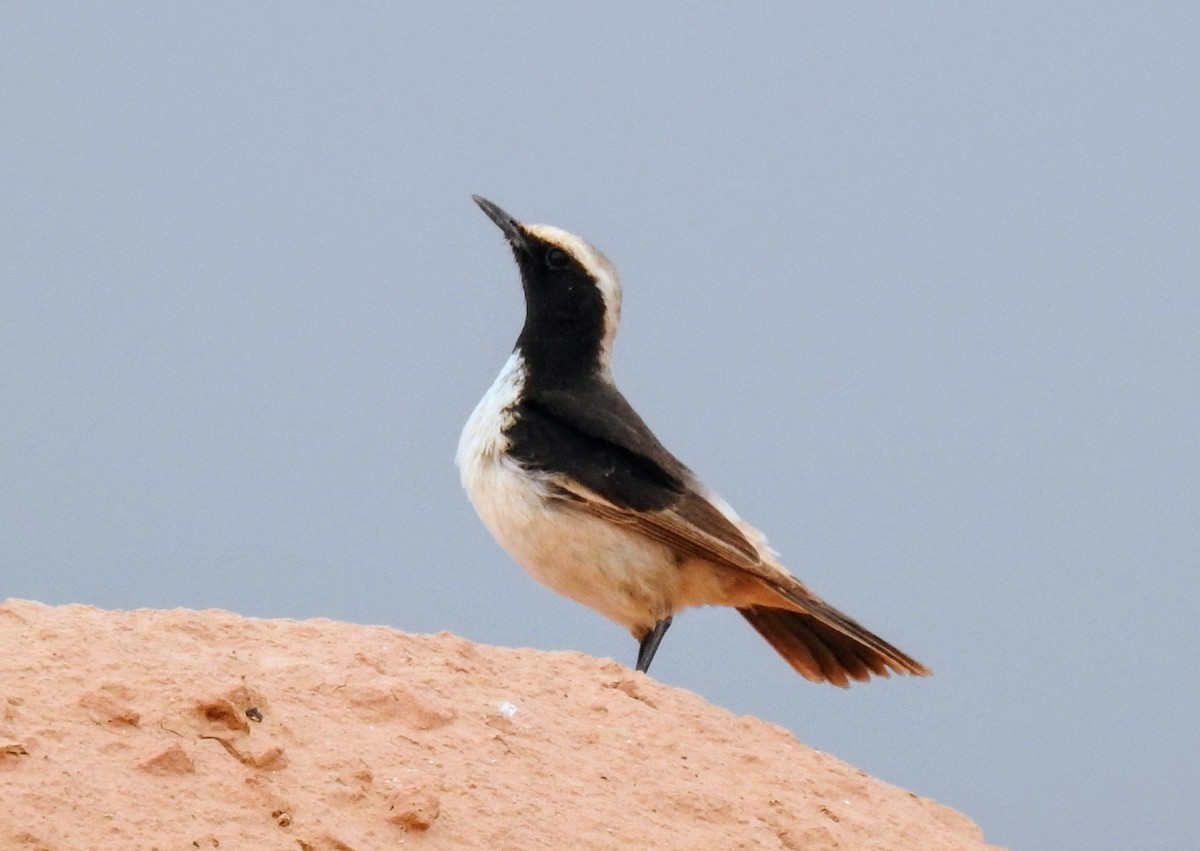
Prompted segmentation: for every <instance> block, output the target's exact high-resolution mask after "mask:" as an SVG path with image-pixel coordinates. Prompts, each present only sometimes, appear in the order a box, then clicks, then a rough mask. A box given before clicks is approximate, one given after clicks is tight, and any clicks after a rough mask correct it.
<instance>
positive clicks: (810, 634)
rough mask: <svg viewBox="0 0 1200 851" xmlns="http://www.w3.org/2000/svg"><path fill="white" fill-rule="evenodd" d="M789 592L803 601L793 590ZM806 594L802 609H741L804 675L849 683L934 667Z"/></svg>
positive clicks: (924, 672) (819, 680) (920, 673)
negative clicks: (914, 657) (924, 663)
mask: <svg viewBox="0 0 1200 851" xmlns="http://www.w3.org/2000/svg"><path fill="white" fill-rule="evenodd" d="M805 590H806V592H807V589H805ZM787 596H788V597H789V598H790V599H792V600H793V601H794V602H797V603H800V602H801V601H799V600H795V598H794V597H792V595H791V594H788V595H787ZM805 596H806V599H804V600H803V603H802V605H803V607H804V609H805V611H803V612H796V611H790V610H788V609H775V608H769V607H767V606H747V607H745V608H741V609H738V611H739V612H740V613H741V615H742V617H744V618H745V619H746V620H748V621H749V622H750V625H751V626H752V627H754V628H755V629H756V630H758V634H759V635H761V636H762V637H763V638H765V639H766V640H767V642H768V643H769V644H770V645H771V646H772V647H774V648H775V650H776V651H777V652H778V653H779V655H780V656H782V657H783V658H784V659H786V660H787V662H788V664H790V665H791V666H792V667H793V668H795V669H796V672H797V673H799V674H800V675H801V676H802V677H804V678H805V679H809V680H812V681H813V682H816V683H824V682H828V683H833V684H834V685H838V686H841V687H842V688H847V687H848V686H849V685H850V680H858V681H859V682H866V681H867V680H869V679H870V678H871V675H872V674H874V675H876V676H879V677H887V676H890V675H891V673H892V672H893V671H894V672H895V673H897V674H914V675H916V676H918V677H924V676H928V675H929V674H930V673H932V672H931V671H930V670H929V669H928V668H926V667H925V666H924V665H922V664H921V663H920V662H918V661H917V660H916V659H913V658H912V657H911V656H909V655H908V654H907V653H904V652H903V651H901V650H898V649H897V648H895V647H893V646H892V645H891V644H888V643H887V642H886V641H884V640H883V639H882V638H880V637H879V636H877V635H875V634H874V633H872V632H871V631H869V630H868V629H866V628H865V627H863V626H860V625H859V624H858V623H856V622H855V621H854V620H852V619H851V618H849V617H847V616H846V615H844V614H842V613H841V612H839V611H838V610H837V609H835V608H833V607H832V606H830V605H828V604H827V603H825V602H824V601H822V600H820V599H819V598H817V597H815V596H813V595H812V594H811V593H806V594H805Z"/></svg>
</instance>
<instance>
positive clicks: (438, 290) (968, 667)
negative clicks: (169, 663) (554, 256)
mask: <svg viewBox="0 0 1200 851" xmlns="http://www.w3.org/2000/svg"><path fill="white" fill-rule="evenodd" d="M1122 5H1123V6H1124V7H1125V8H1124V10H1121V9H1104V8H1103V4H1096V3H1079V4H1043V3H1025V4H1019V3H1003V4H1000V3H993V4H911V5H910V4H905V5H903V6H896V5H894V4H879V5H875V6H857V7H855V8H854V9H846V8H844V7H843V6H842V5H841V4H794V3H787V4H775V5H769V4H756V5H753V6H740V7H735V6H734V5H732V4H730V5H719V6H718V5H705V6H697V5H695V4H685V3H678V4H671V5H668V4H657V5H653V6H652V7H648V6H647V5H644V4H633V3H628V4H605V5H604V8H603V9H592V10H590V11H582V10H580V9H578V8H569V9H568V8H567V7H566V5H565V4H544V5H531V4H521V5H515V4H485V3H478V4H449V3H429V4H425V5H416V4H386V5H385V4H375V5H367V4H339V5H337V6H333V5H328V6H326V5H314V4H298V3H278V4H256V5H253V6H250V5H247V4H244V3H236V4H224V5H222V4H203V7H202V8H201V7H200V6H198V5H197V4H188V5H183V4H178V5H176V4H158V3H145V4H103V5H96V6H84V5H83V4H57V5H49V4H40V3H27V4H18V3H6V4H4V5H3V6H0V43H2V48H0V168H2V170H3V172H2V178H0V413H2V416H0V481H2V482H3V487H2V489H0V597H4V596H15V597H23V598H31V599H36V600H41V601H44V602H47V603H67V602H83V603H92V604H96V605H99V606H105V607H120V608H132V607H143V606H149V607H175V606H186V607H195V608H206V607H221V608H227V609H232V610H234V611H237V612H240V613H243V614H246V615H254V616H264V617H290V618H308V617H314V616H325V617H331V618H339V619H345V620H349V621H355V622H359V623H382V624H390V625H393V626H395V627H397V628H399V629H403V630H408V631H419V632H427V631H437V630H450V631H452V632H455V633H458V634H461V635H464V636H467V637H469V638H472V639H475V640H477V641H481V642H488V643H495V644H504V645H515V646H531V647H538V648H545V649H575V650H581V651H584V652H587V653H591V654H596V655H602V656H611V657H613V658H616V659H619V660H621V661H623V662H626V663H630V664H632V661H633V659H634V654H635V650H636V648H635V645H634V642H633V640H632V639H631V638H629V636H628V635H627V634H625V633H624V632H623V631H622V630H620V629H619V628H617V627H615V626H613V625H611V624H609V623H608V622H606V621H604V620H603V619H601V618H600V617H599V616H597V615H594V614H592V613H591V612H589V611H587V610H585V609H583V608H580V607H578V606H576V605H575V604H573V603H570V602H568V601H565V600H561V599H559V598H557V597H555V596H553V595H552V594H551V593H549V592H547V591H543V590H542V589H540V588H539V587H537V586H536V585H535V584H534V583H533V582H532V581H531V580H530V579H528V578H526V576H525V575H524V574H523V573H522V572H521V571H520V569H519V568H518V567H516V565H514V564H513V563H512V562H511V561H510V560H509V559H508V558H507V556H505V555H504V554H503V552H502V551H501V550H500V549H499V547H498V546H496V545H495V544H494V543H493V542H492V541H491V539H490V538H489V537H488V536H487V534H486V532H485V531H484V529H483V527H482V526H481V524H480V523H479V522H478V520H477V519H476V517H475V515H474V513H473V512H472V510H471V508H470V506H469V504H468V503H467V500H466V499H465V497H464V495H463V494H462V493H461V491H460V488H459V483H458V476H457V471H456V470H455V469H454V467H453V455H454V450H455V445H456V442H457V439H458V433H459V429H460V428H461V426H462V423H463V422H464V421H465V419H466V417H467V415H468V414H469V412H470V411H471V409H472V407H473V406H474V405H475V402H476V400H477V399H478V398H479V396H481V395H482V393H483V391H484V390H485V389H486V387H487V386H488V384H489V383H490V382H491V380H492V378H493V376H494V375H495V373H496V372H497V371H498V370H499V368H500V366H501V364H502V363H503V362H504V360H505V358H506V356H507V354H508V352H509V350H510V347H511V345H512V342H513V340H514V339H515V337H516V333H517V331H518V329H519V326H520V323H521V317H522V304H521V296H520V289H519V285H518V280H517V275H516V270H515V267H514V266H513V263H512V261H511V258H510V255H509V252H508V250H507V249H506V247H505V245H504V244H503V242H502V240H501V237H500V234H499V232H498V231H497V229H496V228H495V226H494V225H493V224H492V223H491V222H489V221H488V220H487V219H486V218H485V217H484V216H483V215H482V213H480V212H479V210H478V209H476V207H475V205H474V204H472V203H471V200H470V194H471V193H473V192H475V193H480V194H483V195H485V196H487V197H489V198H491V199H492V200H494V201H496V202H497V203H499V204H501V205H502V206H504V207H505V208H507V209H508V210H509V211H510V212H512V213H513V214H515V215H516V216H518V217H520V218H523V219H525V220H526V221H533V222H547V223H552V224H555V225H559V226H561V227H565V228H567V229H568V230H571V231H574V232H577V233H580V234H582V235H583V236H585V237H586V238H588V239H589V240H591V241H592V242H594V243H595V244H596V245H598V246H599V247H600V248H601V249H602V250H604V251H605V252H606V253H608V254H609V256H610V257H611V258H612V259H613V260H614V262H615V263H616V264H617V266H618V268H619V269H620V270H621V272H622V274H623V277H624V281H625V289H626V300H625V321H624V325H623V326H622V333H621V335H620V337H619V339H618V346H617V359H616V370H617V377H618V379H619V381H620V383H621V386H622V388H623V389H624V391H625V393H626V395H627V396H628V397H629V398H630V400H631V401H632V402H633V403H634V405H635V406H637V407H638V408H639V410H640V411H641V413H642V414H643V416H644V417H645V418H646V419H647V421H648V422H649V423H650V424H651V426H652V427H654V428H655V430H656V431H657V432H658V434H659V436H660V437H661V438H662V439H663V440H664V442H665V443H666V444H667V445H668V446H670V447H671V448H672V449H673V450H674V451H675V452H676V453H677V454H678V455H680V456H681V457H682V458H683V459H684V460H685V461H686V462H688V463H689V464H690V465H691V466H692V467H694V468H695V469H696V470H697V471H698V472H699V473H700V474H701V475H702V476H703V477H704V478H705V479H706V480H707V481H708V483H709V484H710V485H712V486H713V487H714V488H715V489H717V490H718V491H719V492H720V493H722V495H724V496H725V497H726V498H727V499H728V500H729V501H730V502H731V503H732V504H733V505H734V506H736V507H737V508H738V510H739V511H740V512H741V513H742V514H743V515H744V516H746V517H747V518H749V519H750V520H751V521H752V522H754V523H755V524H756V525H759V526H760V527H761V528H763V529H764V530H765V531H766V532H767V533H768V534H769V535H770V537H771V540H772V543H773V544H774V545H775V546H776V548H777V549H779V550H780V551H781V552H782V553H783V554H784V557H785V561H786V562H787V563H788V564H789V565H790V566H791V567H792V569H793V570H794V571H795V572H796V573H798V574H799V575H800V576H801V577H802V578H803V579H805V580H806V581H807V582H808V583H809V584H810V585H811V586H812V587H813V588H814V589H815V590H817V591H818V593H820V594H822V595H824V596H826V597H827V598H828V599H829V600H830V601H832V602H833V603H835V604H836V605H838V606H840V607H842V608H844V609H845V610H846V611H848V612H849V613H851V614H852V615H854V616H855V617H856V618H859V619H860V620H861V621H862V622H863V623H865V624H867V625H868V626H869V627H871V628H872V629H874V630H877V631H878V632H880V633H881V634H882V635H884V636H886V637H887V638H888V639H890V640H891V641H893V642H895V643H896V644H897V645H899V646H900V647H902V648H904V649H905V650H907V651H909V652H911V653H912V654H913V655H914V656H916V657H917V658H919V659H920V660H922V661H923V662H925V663H927V664H929V665H930V666H931V667H933V668H934V669H936V671H937V676H935V677H934V678H932V679H929V680H922V681H890V682H877V683H873V684H871V685H868V686H856V687H855V688H853V689H851V690H849V691H845V692H844V691H841V690H838V689H835V688H830V687H817V686H813V685H811V684H809V683H807V682H805V681H803V680H801V679H800V678H799V677H797V676H795V675H794V674H793V673H792V672H791V671H790V669H788V668H787V667H786V666H785V665H784V664H783V663H782V662H781V661H780V660H779V659H778V658H777V657H776V656H775V654H774V653H773V652H772V651H771V650H770V649H769V648H768V647H767V646H766V644H764V643H763V642H762V641H761V640H760V639H759V638H758V637H757V636H756V635H755V634H754V633H753V632H752V631H751V630H750V629H749V627H748V626H746V625H745V624H744V623H743V622H742V620H741V619H740V618H739V617H737V616H736V615H735V614H733V613H730V612H724V611H703V612H691V613H688V614H686V615H685V616H683V617H680V618H678V619H677V620H676V623H675V626H674V627H673V629H672V630H671V633H670V635H669V636H668V637H667V640H666V642H665V643H664V645H663V648H662V650H661V651H660V653H659V655H658V658H657V659H656V661H655V665H654V676H655V677H656V678H658V679H660V680H662V681H664V682H667V683H671V684H675V685H678V686H682V687H685V688H688V689H692V690H694V691H696V692H699V693H700V694H702V695H704V696H705V697H707V698H708V699H710V700H711V701H713V702H714V703H717V704H719V705H721V706H725V707H728V708H729V709H731V710H733V711H735V712H738V713H750V714H753V715H757V716H759V717H762V718H765V719H768V720H770V721H772V722H775V723H777V724H782V725H785V726H787V727H788V728H790V729H792V730H794V731H795V732H796V734H797V735H798V736H799V737H800V739H801V740H803V741H804V742H806V743H808V744H810V745H813V746H815V747H817V748H819V749H821V750H824V751H827V752H829V753H832V754H835V755H836V756H839V757H841V758H843V759H846V760H848V761H849V762H851V763H853V764H855V765H857V766H860V767H861V768H863V769H865V770H867V771H869V772H871V773H872V774H875V775H877V776H879V777H882V778H884V779H886V780H888V781H890V782H892V783H896V784H898V785H900V786H903V787H905V788H908V789H911V790H913V791H915V792H917V793H919V794H921V795H925V796H929V797H933V798H936V799H937V800H939V801H942V802H944V803H946V804H948V805H951V806H953V807H956V808H959V809H961V810H963V811H964V812H966V813H967V814H968V815H970V816H971V817H972V818H974V819H975V820H977V821H978V822H979V824H980V825H981V826H982V827H983V829H984V831H985V832H986V835H987V838H988V839H989V840H990V841H992V842H995V843H997V844H1001V845H1006V846H1011V847H1013V848H1019V849H1056V851H1057V850H1058V849H1085V848H1086V849H1128V848H1135V847H1136V848H1157V849H1168V848H1171V849H1182V848H1192V847H1194V845H1192V843H1193V842H1195V838H1196V836H1197V835H1198V834H1200V806H1197V801H1200V745H1198V737H1197V732H1196V721H1197V711H1198V710H1197V707H1198V706H1200V682H1198V674H1200V662H1198V661H1197V660H1198V658H1200V630H1198V628H1197V625H1196V620H1197V612H1198V610H1200V580H1198V578H1197V575H1198V571H1197V568H1198V566H1200V565H1198V562H1200V495H1198V494H1200V491H1198V488H1197V479H1198V476H1200V437H1198V435H1200V331H1198V328H1200V249H1198V247H1197V246H1198V244H1200V153H1198V152H1200V141H1198V140H1200V50H1197V44H1198V43H1200V26H1198V23H1200V13H1198V12H1197V11H1196V7H1195V6H1193V5H1191V4H1184V3H1176V4H1149V5H1143V4H1132V3H1130V4H1122ZM570 746H571V743H569V742H565V743H564V747H570ZM734 782H736V778H734ZM797 782H800V778H798V779H797Z"/></svg>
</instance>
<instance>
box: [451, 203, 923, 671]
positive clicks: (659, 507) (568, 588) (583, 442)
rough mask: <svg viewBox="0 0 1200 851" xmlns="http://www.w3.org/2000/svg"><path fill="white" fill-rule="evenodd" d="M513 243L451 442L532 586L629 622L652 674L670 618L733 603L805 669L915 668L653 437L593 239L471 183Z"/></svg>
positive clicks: (611, 274)
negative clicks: (508, 314)
mask: <svg viewBox="0 0 1200 851" xmlns="http://www.w3.org/2000/svg"><path fill="white" fill-rule="evenodd" d="M472 198H473V199H474V201H475V203H476V204H478V205H479V207H480V208H481V209H482V210H483V212H484V213H486V214H487V216H488V217H489V218H490V219H491V220H492V222H494V223H495V224H496V225H497V226H498V227H499V228H500V230H501V232H502V233H503V235H504V238H505V239H506V240H507V242H508V245H509V247H510V248H511V249H512V253H513V257H514V258H515V260H516V264H517V267H518V270H519V272H520V277H521V284H522V288H523V290H524V295H525V322H524V325H523V327H522V328H521V332H520V334H519V335H518V336H517V342H516V345H515V347H514V348H513V351H512V354H511V355H510V356H509V358H508V360H507V362H506V363H505V364H504V367H503V368H502V369H501V370H500V374H499V375H498V376H497V377H496V379H495V381H494V382H493V384H492V385H491V387H490V388H489V389H488V391H487V392H486V393H485V394H484V396H483V398H482V399H481V400H480V401H479V404H478V405H477V406H476V407H475V409H474V411H473V412H472V413H471V415H470V417H469V418H468V420H467V422H466V425H465V426H464V427H463V431H462V435H461V437H460V439H459V444H458V450H457V453H456V456H455V460H456V463H457V466H458V468H459V473H460V478H461V480H462V485H463V487H464V489H465V490H466V492H467V495H468V497H469V499H470V501H471V503H472V505H473V506H474V508H475V510H476V512H477V513H478V515H479V517H480V519H481V520H482V521H483V524H484V526H486V527H487V529H488V531H489V532H491V534H492V536H493V537H494V538H495V539H496V540H497V541H498V542H499V544H500V545H501V546H502V547H503V548H504V549H505V550H506V551H507V552H508V553H509V555H511V556H512V558H513V559H514V560H515V561H516V562H517V563H518V564H520V565H521V566H522V567H523V568H524V569H525V571H526V572H527V573H529V574H530V575H531V576H532V577H533V578H534V579H535V580H536V581H538V582H539V583H541V584H542V585H544V586H546V587H548V588H550V589H551V590H553V591H556V592H558V593H559V594H562V595H564V596H566V597H569V598H570V599H572V600H575V601H576V602H578V603H581V604H583V605H585V606H587V607H589V608H591V609H593V610H595V611H596V612H598V613H600V614H601V615H604V616H605V617H607V618H608V619H609V620H611V621H613V622H615V623H617V624H619V625H620V626H622V627H624V628H625V629H627V630H629V632H630V634H631V635H632V636H633V638H634V639H635V640H636V641H637V642H638V654H637V662H636V670H638V671H642V672H648V671H649V669H650V663H651V661H652V660H653V659H654V656H655V654H656V652H657V651H658V648H659V645H660V643H661V642H662V639H663V636H664V635H665V634H666V632H667V629H668V627H670V625H671V622H672V618H673V617H674V616H675V615H676V614H677V613H678V612H679V611H681V610H683V609H687V608H691V607H696V606H710V605H719V606H728V607H732V608H734V609H736V610H737V611H738V613H739V614H741V616H742V617H743V618H745V619H746V621H748V622H749V624H750V626H752V627H753V628H754V629H755V630H756V631H757V632H758V633H759V635H761V636H762V637H763V638H764V639H766V641H767V642H768V643H769V644H770V645H771V646H772V647H773V648H774V649H775V650H776V651H777V652H778V653H779V655H780V656H782V657H783V659H784V660H785V661H786V662H787V663H788V664H789V665H791V667H792V668H793V669H794V670H795V671H796V672H797V673H799V674H800V675H801V676H803V677H805V678H806V679H808V680H811V681H813V682H817V683H822V682H827V683H832V684H834V685H837V686H841V687H843V688H844V687H847V686H849V685H850V682H851V681H852V680H853V681H860V682H864V681H867V680H869V679H870V678H871V677H872V675H874V676H878V677H888V676H890V675H891V674H892V673H896V674H912V675H916V676H925V675H927V674H929V673H930V671H929V669H927V668H926V667H925V666H924V665H922V664H921V663H920V662H917V661H916V660H915V659H913V658H912V657H911V656H909V655H907V654H906V653H904V652H903V651H901V650H899V649H897V648H896V647H894V646H893V645H891V644H889V643H888V642H887V641H885V640H884V639H882V638H880V637H879V636H877V635H875V634H874V633H872V632H870V631H869V630H867V629H866V628H865V627H863V626H861V625H859V624H858V623H857V622H856V621H854V620H853V619H851V618H850V617H848V616H847V615H845V614H843V613H842V612H840V611H838V610H837V609H836V608H834V607H833V606H831V605H829V604H828V603H826V602H825V601H824V600H822V599H821V598H820V597H818V596H817V595H816V594H814V593H813V592H811V591H809V590H808V588H807V587H806V586H805V585H804V584H803V583H802V582H801V581H800V580H799V579H797V578H796V577H795V576H793V575H792V574H791V573H789V572H788V570H787V569H786V568H785V567H784V566H783V565H782V564H781V563H780V561H779V557H778V555H777V554H776V553H775V551H774V550H772V549H771V547H770V546H769V545H768V543H767V539H766V537H765V536H764V535H763V534H762V533H761V532H759V531H758V530H757V529H755V528H754V527H753V526H751V525H750V524H749V523H747V522H745V521H744V520H742V519H741V518H740V517H739V516H738V515H737V513H735V512H734V510H733V509H732V508H731V507H730V506H729V505H728V504H727V503H726V502H725V501H724V500H723V499H721V498H720V497H719V496H717V495H716V494H715V493H714V492H713V491H712V490H710V489H709V488H708V487H706V486H705V485H704V484H703V483H702V482H701V481H700V479H699V478H697V477H696V475H695V474H694V473H693V472H692V471H691V470H690V469H689V468H688V467H686V466H685V465H684V464H683V463H682V462H681V461H679V460H678V459H677V458H676V457H675V456H674V455H672V454H671V453H670V452H669V451H668V450H667V449H666V448H665V447H664V446H663V445H662V443H660V442H659V440H658V438H656V437H655V436H654V434H653V432H651V430H650V428H649V427H648V426H647V425H646V423H645V422H644V421H643V420H642V418H641V417H640V416H638V414H637V412H636V411H634V409H633V407H632V406H631V405H630V404H629V402H628V401H626V399H625V397H624V396H623V395H621V392H620V391H619V390H618V389H617V386H616V384H615V383H614V379H613V371H612V359H613V343H614V340H615V337H616V334H617V325H618V323H619V321H620V316H621V283H620V279H619V278H618V275H617V271H616V269H615V267H614V266H613V264H612V263H611V262H610V261H609V260H608V258H607V257H605V256H604V254H602V253H601V252H600V251H599V250H598V249H596V248H595V247H593V246H592V245H591V244H590V243H589V242H587V241H586V240H584V239H582V238H581V237H578V236H576V235H574V234H571V233H568V232H567V231H565V230H562V229H560V228H557V227H553V226H550V225H540V224H522V223H521V222H519V221H517V220H516V219H515V218H513V217H512V216H511V215H509V214H508V213H506V212H505V211H504V210H503V209H501V208H500V207H499V206H497V205H496V204H494V203H492V202H491V201H489V200H487V199H486V198H482V197H480V196H478V195H473V196H472Z"/></svg>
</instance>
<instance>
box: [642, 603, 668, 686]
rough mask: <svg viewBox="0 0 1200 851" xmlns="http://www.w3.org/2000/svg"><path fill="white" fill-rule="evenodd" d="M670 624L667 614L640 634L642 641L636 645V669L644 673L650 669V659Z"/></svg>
mask: <svg viewBox="0 0 1200 851" xmlns="http://www.w3.org/2000/svg"><path fill="white" fill-rule="evenodd" d="M670 625H671V617H670V615H668V616H667V617H665V618H663V619H662V620H660V621H659V622H658V623H656V624H655V625H654V629H652V630H650V631H649V632H648V633H646V634H645V635H644V636H642V641H641V643H640V644H639V645H638V658H637V669H638V670H639V671H642V672H643V673H645V672H646V671H649V670H650V661H651V660H652V659H653V658H654V654H655V653H656V652H657V651H658V645H659V644H660V643H661V642H662V640H663V636H664V635H666V634H667V627H669V626H670Z"/></svg>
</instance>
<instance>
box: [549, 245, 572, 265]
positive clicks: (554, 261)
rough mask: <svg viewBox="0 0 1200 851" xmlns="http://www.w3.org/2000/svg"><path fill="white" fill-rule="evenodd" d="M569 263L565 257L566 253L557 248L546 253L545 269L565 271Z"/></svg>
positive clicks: (568, 259)
mask: <svg viewBox="0 0 1200 851" xmlns="http://www.w3.org/2000/svg"><path fill="white" fill-rule="evenodd" d="M570 262H571V260H570V258H569V257H567V252H565V251H560V250H559V249H557V248H550V249H547V251H546V268H547V269H565V268H567V265H568V264H569V263H570Z"/></svg>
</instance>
